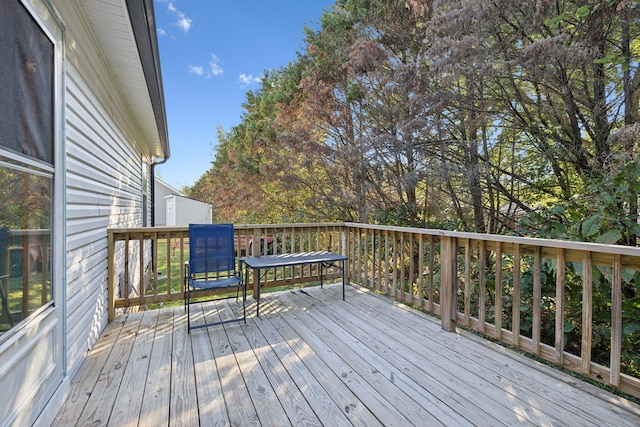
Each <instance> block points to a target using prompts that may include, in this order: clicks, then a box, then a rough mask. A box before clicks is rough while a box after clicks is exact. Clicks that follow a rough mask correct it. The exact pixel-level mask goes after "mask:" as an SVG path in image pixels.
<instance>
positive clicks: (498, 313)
mask: <svg viewBox="0 0 640 427" xmlns="http://www.w3.org/2000/svg"><path fill="white" fill-rule="evenodd" d="M494 299H495V304H494V306H495V311H494V319H495V321H494V324H495V327H496V331H495V335H494V337H495V338H496V339H498V340H499V339H502V242H496V286H495V295H494Z"/></svg>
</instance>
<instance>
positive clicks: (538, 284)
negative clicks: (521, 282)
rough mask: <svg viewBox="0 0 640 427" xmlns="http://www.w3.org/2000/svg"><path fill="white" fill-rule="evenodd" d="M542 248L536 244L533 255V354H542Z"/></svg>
mask: <svg viewBox="0 0 640 427" xmlns="http://www.w3.org/2000/svg"><path fill="white" fill-rule="evenodd" d="M541 258H542V248H541V247H540V246H536V247H535V248H534V255H533V322H532V323H533V324H532V331H531V335H532V336H531V338H532V339H533V354H535V355H539V354H540V332H541V326H542V323H541V322H542V320H541V319H542V316H541V312H540V310H541V304H540V303H541V301H542V260H541Z"/></svg>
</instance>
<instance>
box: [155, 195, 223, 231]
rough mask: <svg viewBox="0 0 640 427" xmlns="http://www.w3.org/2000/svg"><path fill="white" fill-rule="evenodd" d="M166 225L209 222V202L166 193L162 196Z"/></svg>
mask: <svg viewBox="0 0 640 427" xmlns="http://www.w3.org/2000/svg"><path fill="white" fill-rule="evenodd" d="M164 200H165V206H166V219H167V226H170V227H180V226H187V225H189V224H211V219H212V216H213V209H212V207H211V205H210V204H208V203H203V202H200V201H198V200H193V199H189V198H188V197H184V196H178V195H177V194H168V195H166V196H164Z"/></svg>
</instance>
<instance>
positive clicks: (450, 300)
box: [440, 236, 458, 332]
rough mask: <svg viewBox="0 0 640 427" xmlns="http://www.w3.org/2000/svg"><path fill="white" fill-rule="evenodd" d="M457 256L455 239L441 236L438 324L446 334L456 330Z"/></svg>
mask: <svg viewBox="0 0 640 427" xmlns="http://www.w3.org/2000/svg"><path fill="white" fill-rule="evenodd" d="M457 255H458V242H457V239H456V238H455V237H444V236H443V237H442V238H441V239H440V268H441V269H442V271H441V274H440V280H441V282H440V315H441V318H440V322H441V326H442V329H444V330H445V331H447V332H455V330H456V311H457V308H456V294H457V285H458V280H457V278H458V274H457Z"/></svg>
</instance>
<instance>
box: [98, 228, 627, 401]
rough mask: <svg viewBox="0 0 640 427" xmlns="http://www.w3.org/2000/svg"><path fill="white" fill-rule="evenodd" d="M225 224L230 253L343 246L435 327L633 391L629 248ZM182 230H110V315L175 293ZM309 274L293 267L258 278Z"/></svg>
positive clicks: (270, 281) (378, 285) (358, 273)
mask: <svg viewBox="0 0 640 427" xmlns="http://www.w3.org/2000/svg"><path fill="white" fill-rule="evenodd" d="M235 229H236V235H237V242H236V250H237V252H238V256H243V255H245V254H246V253H247V252H249V253H250V254H254V255H258V254H260V253H283V252H300V251H309V250H330V251H333V252H338V253H343V254H345V255H348V256H349V263H348V272H347V276H348V278H349V280H350V281H351V282H352V283H357V284H359V285H362V286H365V287H367V288H370V289H372V290H375V291H377V292H380V293H382V294H385V295H388V296H390V297H393V298H395V299H397V300H398V301H401V302H404V303H406V304H410V305H412V306H414V307H416V308H420V309H421V310H424V311H426V312H428V313H431V314H433V315H436V316H439V317H440V319H441V325H442V328H443V329H445V330H447V331H454V330H455V327H456V325H461V326H464V327H466V328H469V329H472V330H474V331H477V332H479V333H482V334H484V335H486V336H488V337H490V338H492V339H495V340H497V341H500V342H502V343H505V344H508V345H511V346H513V347H515V348H518V349H521V350H524V351H526V352H529V353H531V354H533V355H536V356H538V357H540V358H542V359H546V360H548V361H550V362H552V363H555V364H556V365H558V366H561V367H564V368H566V369H569V370H572V371H575V372H578V373H580V374H583V375H586V376H589V377H591V378H593V379H595V380H597V381H600V382H602V383H604V384H607V385H611V386H613V387H616V388H619V389H620V390H622V391H624V392H626V393H629V394H631V395H634V396H636V397H640V378H638V375H637V373H638V370H639V369H640V285H639V283H640V248H631V247H625V246H615V245H600V244H592V243H580V242H570V241H559V240H544V239H530V238H519V237H509V236H496V235H486V234H474V233H460V232H449V231H442V230H427V229H416V228H402V227H385V226H376V225H365V224H351V223H338V224H289V225H236V226H235ZM187 242H188V229H187V228H186V227H182V228H165V227H159V228H138V229H120V230H110V231H109V296H110V302H109V315H110V318H111V319H112V318H113V316H114V315H115V310H116V309H118V308H126V307H132V306H139V305H149V304H160V303H164V302H167V301H178V300H181V299H182V298H183V275H184V261H186V260H187V259H188V244H187ZM254 242H255V244H254ZM141 254H142V255H141ZM335 277H339V274H336V276H335ZM317 280H319V275H318V271H317V269H316V270H314V269H313V268H306V269H299V268H298V269H297V270H294V271H291V270H289V271H284V270H283V271H276V272H273V273H272V274H270V275H269V276H268V277H267V278H266V280H265V281H264V286H266V287H274V286H281V285H287V284H294V283H302V282H313V281H317ZM253 283H254V279H253V278H252V277H251V276H250V279H249V281H248V286H249V288H252V285H253ZM594 290H596V292H594ZM398 333H402V331H398Z"/></svg>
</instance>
